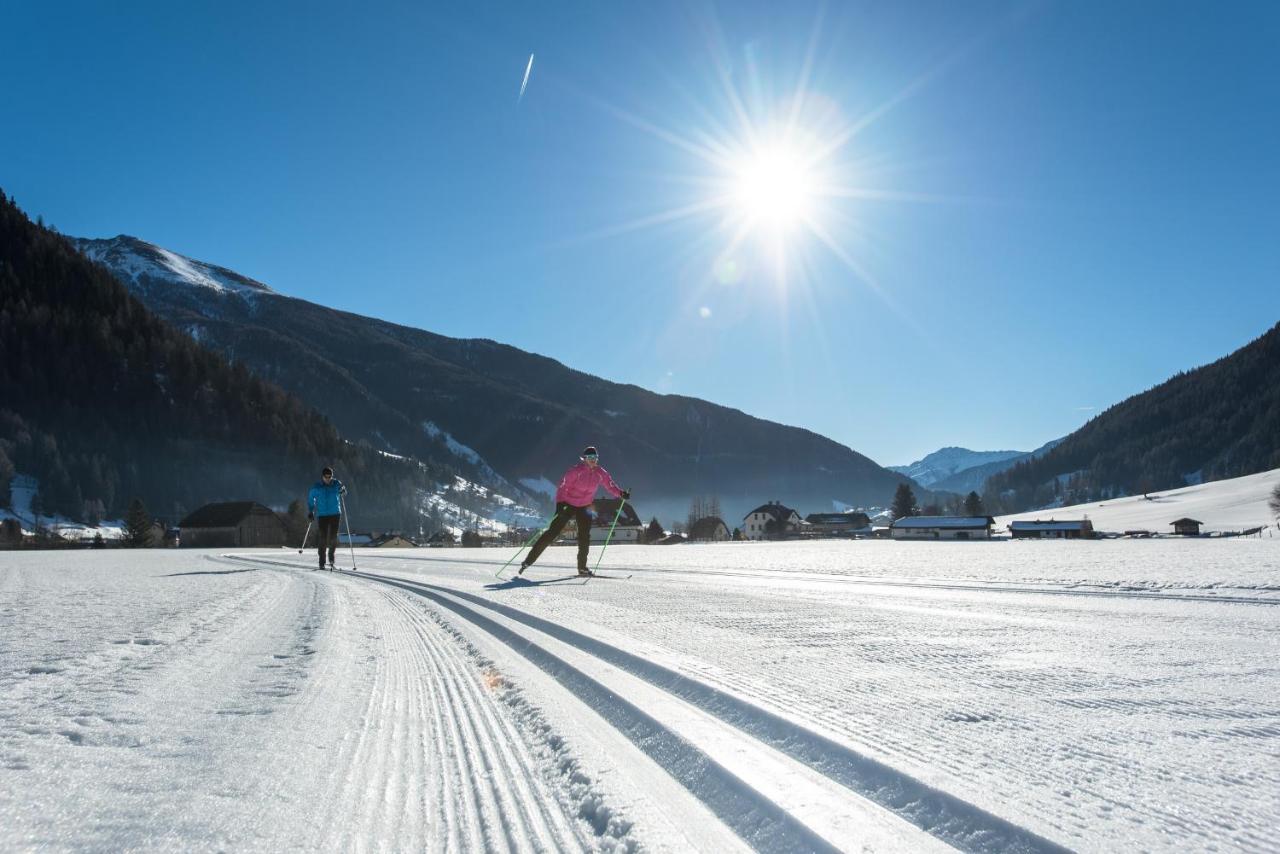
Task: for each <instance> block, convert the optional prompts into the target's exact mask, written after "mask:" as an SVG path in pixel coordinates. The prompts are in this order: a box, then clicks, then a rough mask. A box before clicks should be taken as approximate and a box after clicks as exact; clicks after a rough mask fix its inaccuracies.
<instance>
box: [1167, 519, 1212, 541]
mask: <svg viewBox="0 0 1280 854" xmlns="http://www.w3.org/2000/svg"><path fill="white" fill-rule="evenodd" d="M1169 524H1170V525H1172V526H1173V532H1174V533H1175V534H1181V535H1182V536H1184V537H1198V536H1200V526H1201V525H1203V524H1204V523H1203V522H1199V521H1197V520H1195V519H1187V518H1186V517H1183V518H1182V519H1175V520H1174V521H1172V522H1170V523H1169Z"/></svg>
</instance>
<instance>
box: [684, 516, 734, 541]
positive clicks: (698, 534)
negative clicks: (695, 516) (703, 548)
mask: <svg viewBox="0 0 1280 854" xmlns="http://www.w3.org/2000/svg"><path fill="white" fill-rule="evenodd" d="M731 537H732V534H731V533H730V532H729V526H728V525H726V524H725V523H724V520H723V519H721V518H720V517H719V516H703V517H702V518H701V519H699V520H698V521H696V522H694V523H693V525H692V526H691V527H690V528H689V539H690V540H693V541H695V542H706V543H723V542H725V541H726V540H728V539H730V538H731Z"/></svg>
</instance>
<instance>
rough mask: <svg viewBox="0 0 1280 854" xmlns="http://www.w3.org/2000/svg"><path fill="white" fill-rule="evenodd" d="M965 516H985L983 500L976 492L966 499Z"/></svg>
mask: <svg viewBox="0 0 1280 854" xmlns="http://www.w3.org/2000/svg"><path fill="white" fill-rule="evenodd" d="M964 515H966V516H985V515H987V511H986V509H985V508H984V507H983V506H982V498H981V497H980V496H979V495H978V493H976V492H970V493H969V494H968V495H966V496H965V499H964Z"/></svg>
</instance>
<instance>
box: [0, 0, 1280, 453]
mask: <svg viewBox="0 0 1280 854" xmlns="http://www.w3.org/2000/svg"><path fill="white" fill-rule="evenodd" d="M544 7H545V8H544ZM1277 43H1280V4H1274V3H1252V4H1250V3H1223V4H1209V3H1192V2H1172V3H1154V2H1129V3H1101V2H1098V3H1090V2H1070V3H1068V2H1061V3H1024V2H1017V3H1011V2H978V0H975V2H966V3H953V2H903V3H831V4H825V5H823V4H812V3H804V2H797V3H787V4H780V3H771V2H759V3H755V2H741V3H732V4H729V3H726V4H720V5H699V4H694V3H684V2H674V3H663V2H650V3H643V4H641V3H634V4H622V3H580V4H555V5H552V4H529V3H523V4H510V5H509V6H508V5H507V4H496V3H474V4H457V5H456V6H455V7H454V8H443V7H436V6H434V5H428V4H421V3H412V4H410V3H382V4H368V6H367V8H365V7H360V8H357V7H355V6H352V5H351V4H336V3H332V4H330V3H314V2H313V3H305V4H304V3H300V2H299V3H287V2H286V3H270V4H262V3H236V2H226V3H217V4H214V3H208V4H186V3H168V2H166V3H159V2H155V3H147V2H135V3H129V4H106V3H96V2H95V3H60V2H54V0H50V2H44V3H38V4H37V3H20V4H9V5H8V7H7V8H6V9H5V11H4V13H3V20H2V23H0V57H2V58H0V62H3V67H4V68H5V85H4V86H0V188H3V189H4V190H5V191H6V192H7V193H8V194H9V195H10V196H13V197H14V198H16V200H17V201H18V203H19V204H20V205H22V206H23V207H24V208H25V209H26V210H27V211H28V213H29V214H31V215H32V216H33V217H34V216H36V215H41V216H43V217H44V219H45V221H46V222H48V223H52V224H54V225H55V226H57V227H58V228H59V229H60V230H61V231H63V232H64V233H67V234H74V235H79V236H88V237H106V236H113V235H115V234H119V233H127V234H133V235H135V236H138V237H141V238H143V239H145V240H149V241H151V242H154V243H158V244H160V245H163V246H165V247H167V248H170V249H173V250H175V251H178V252H181V253H184V254H187V255H190V256H193V257H196V258H199V259H201V260H205V261H210V262H214V263H218V264H221V265H224V266H227V267H231V268H232V269H235V270H237V271H239V272H242V273H244V274H246V275H249V276H253V277H255V278H258V279H260V280H262V281H264V282H266V283H268V284H269V285H271V286H272V287H274V288H275V289H277V290H279V291H281V292H284V293H287V294H291V295H294V296H299V297H303V298H306V299H309V300H312V301H315V302H319V303H323V304H326V305H330V306H334V307H337V308H342V309H346V310H350V311H355V312H359V313H363V314H369V315H374V316H377V317H382V318H386V319H389V320H394V321H397V322H400V323H404V324H407V325H411V326H418V327H422V328H425V329H430V330H432V331H435V332H439V333H443V334H446V335H454V336H461V337H484V338H492V339H495V340H498V341H502V342H505V343H509V344H513V345H515V346H518V347H522V348H524V349H527V350H531V351H535V352H538V353H542V354H545V355H549V356H552V357H554V358H556V359H559V360H561V361H563V362H564V363H566V364H568V365H570V366H572V367H574V368H578V369H581V370H584V371H588V372H590V373H594V374H598V375H600V376H603V377H605V378H608V379H611V380H615V381H620V382H630V383H635V384H637V385H640V386H643V387H646V388H650V389H653V390H655V391H660V392H675V393H681V394H688V395H694V396H697V397H702V398H706V399H708V400H712V401H715V402H718V403H722V404H726V405H729V406H734V407H737V408H740V409H743V410H745V411H746V412H749V413H751V414H753V415H758V416H761V417H765V418H769V419H773V420H777V421H781V422H785V423H789V424H795V425H799V426H802V427H806V428H809V429H811V430H814V431H816V432H819V433H822V434H825V435H827V436H830V437H831V438H833V439H836V440H837V441H840V442H843V443H845V444H847V445H849V446H850V447H852V448H854V449H856V450H858V451H861V452H863V453H865V454H867V455H868V456H870V457H872V458H873V459H875V460H876V461H877V462H880V463H883V464H898V463H906V462H910V461H911V460H914V459H916V458H918V457H920V456H922V455H924V454H925V453H927V452H929V451H932V450H935V449H936V448H938V447H941V446H944V445H953V444H954V445H963V446H967V447H970V448H974V449H979V450H988V449H998V448H999V449H1004V448H1017V449H1030V448H1033V447H1036V446H1038V445H1040V444H1041V443H1043V442H1045V441H1047V440H1049V439H1052V438H1056V437H1058V436H1061V435H1064V434H1066V433H1068V432H1070V431H1071V430H1074V429H1076V428H1077V427H1079V426H1080V425H1081V424H1083V423H1084V422H1085V421H1086V420H1087V419H1088V418H1089V417H1091V415H1093V414H1095V413H1096V412H1099V411H1101V410H1102V409H1105V408H1106V407H1107V406H1109V405H1111V404H1113V403H1116V402H1118V401H1120V400H1122V399H1124V398H1125V397H1127V396H1129V395H1131V394H1134V393H1136V392H1139V391H1142V390H1144V389H1146V388H1148V387H1150V386H1151V385H1154V384H1156V383H1159V382H1161V381H1163V380H1165V379H1167V378H1168V377H1169V376H1171V375H1172V374H1174V373H1176V372H1177V371H1180V370H1186V369H1189V368H1193V367H1196V366H1198V365H1201V364H1204V363H1206V362H1209V361H1212V360H1213V359H1216V358H1218V357H1220V356H1223V355H1225V354H1227V353H1229V352H1230V351H1232V350H1234V349H1236V348H1238V347H1240V346H1242V345H1244V344H1245V343H1246V342H1247V341H1249V340H1251V339H1252V338H1254V337H1256V336H1257V335H1259V334H1261V333H1262V332H1264V331H1266V330H1267V329H1268V328H1270V327H1271V326H1272V325H1273V324H1274V323H1275V322H1276V321H1277V320H1278V319H1280V281H1278V280H1280V275H1278V274H1280V240H1278V239H1277V232H1278V231H1280V228H1277V226H1278V225H1280V216H1278V215H1277V213H1276V202H1275V200H1276V199H1277V198H1280V153H1278V152H1280V109H1277V106H1278V105H1277V97H1278V95H1277V92H1280V59H1278V58H1277V52H1276V50H1275V45H1276V44H1277ZM530 53H533V54H535V60H534V65H533V68H532V73H531V74H530V79H529V83H528V87H527V90H526V91H525V93H524V97H523V98H522V99H520V98H518V95H519V90H520V83H521V79H522V76H523V74H524V71H525V68H526V65H527V62H528V58H529V55H530ZM761 150H765V151H767V153H768V157H769V158H773V159H772V160H769V162H773V161H774V160H777V159H779V158H780V159H781V160H784V161H786V162H787V163H792V162H799V163H802V164H803V171H802V172H795V171H792V172H788V171H786V170H785V169H784V171H783V174H784V175H787V176H792V177H794V176H795V175H802V176H803V177H802V179H800V183H802V184H803V186H804V187H805V188H806V192H805V194H804V198H803V199H800V200H799V201H798V202H796V204H797V206H798V207H799V208H800V209H802V210H804V211H805V212H806V213H805V217H804V218H803V219H801V218H800V217H799V216H795V215H787V214H785V213H779V211H784V210H785V211H789V210H791V207H790V204H791V202H792V201H795V199H794V198H792V197H791V196H788V197H787V199H786V200H787V204H786V205H781V206H780V205H779V204H775V202H776V199H774V198H772V197H769V196H767V195H765V196H763V197H761V196H760V195H759V194H754V193H746V192H745V191H744V190H743V186H744V182H748V183H750V182H753V181H756V180H757V179H756V178H755V177H753V176H755V175H756V173H755V172H753V171H752V170H753V169H754V168H755V167H753V166H752V165H751V164H752V163H754V162H756V158H757V155H758V152H759V151H761ZM815 151H821V152H823V155H822V156H821V157H816V156H815V155H814V153H813V152H815ZM711 152H715V155H714V156H710V153H711ZM753 152H755V153H754V154H753ZM788 168H790V167H788ZM797 168H800V167H797ZM784 183H785V181H784ZM793 183H794V182H793ZM750 186H752V187H754V186H756V184H754V183H751V184H750ZM786 192H788V193H789V192H792V191H791V190H787V191H786ZM779 246H781V247H782V254H781V255H780V253H779V249H778V247H779ZM780 257H781V258H782V259H783V260H781V261H780V260H779V259H780Z"/></svg>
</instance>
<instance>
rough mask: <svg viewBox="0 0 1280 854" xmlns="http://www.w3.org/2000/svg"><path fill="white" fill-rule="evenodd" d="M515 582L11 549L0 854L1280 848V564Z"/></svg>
mask: <svg viewBox="0 0 1280 854" xmlns="http://www.w3.org/2000/svg"><path fill="white" fill-rule="evenodd" d="M595 553H596V552H595V550H593V559H594V556H595ZM510 556H511V553H510V551H508V550H496V549H476V550H463V549H440V550H436V549H416V550H403V551H393V552H387V551H381V550H365V551H359V550H358V551H357V552H356V555H355V557H356V560H357V562H358V567H359V568H358V571H355V572H353V571H342V572H336V573H329V572H317V571H313V570H312V568H311V565H312V560H313V557H312V555H311V554H306V555H299V554H298V553H297V552H296V551H294V550H290V549H278V550H274V551H263V550H260V551H236V552H229V553H219V552H216V551H132V552H131V551H78V552H43V553H34V552H0V849H4V850H125V849H131V850H133V849H144V850H165V851H220V850H263V851H267V850H280V849H296V850H319V849H323V850H353V851H361V850H415V849H428V850H433V851H446V850H447V851H479V850H497V851H536V850H542V851H559V850H584V849H585V850H602V851H639V850H647V851H680V852H683V851H707V852H726V851H746V850H752V849H754V850H759V851H770V852H793V851H836V850H840V851H866V850H870V851H902V852H919V851H940V850H948V849H949V848H957V849H960V850H967V851H978V852H1003V851H1061V850H1064V849H1073V850H1080V851H1120V850H1144V851H1168V852H1173V851H1179V852H1180V851H1188V850H1196V851H1201V850H1222V849H1231V850H1252V851H1266V850H1271V851H1276V850H1280V838H1278V836H1277V828H1278V827H1280V538H1276V539H1261V540H1260V539H1256V538H1255V539H1218V540H1210V539H1200V540H1186V541H1184V540H1109V541H1098V542H1023V541H1007V540H1006V541H996V542H972V543H932V542H930V543H923V542H921V543H913V542H891V541H849V542H845V541H839V542H818V543H801V544H792V543H772V544H736V543H729V544H719V545H700V546H693V545H683V546H670V547H662V546H650V547H643V546H615V547H612V548H610V549H609V550H608V551H607V553H606V554H605V555H604V558H603V569H606V570H607V571H608V572H610V573H611V574H612V575H614V576H616V577H614V578H599V579H592V580H590V581H588V582H586V583H583V581H582V580H580V579H579V578H577V577H575V576H574V575H573V574H572V569H571V567H572V562H573V555H572V550H571V549H568V548H563V547H556V548H552V549H549V550H548V551H547V552H546V553H545V554H544V556H543V559H542V560H541V561H540V562H539V563H538V564H537V565H536V566H534V567H533V568H532V569H530V570H529V572H528V573H527V577H526V578H521V579H516V580H513V579H511V578H510V577H509V576H510V574H511V571H510V570H507V572H506V573H505V574H504V577H503V578H495V573H497V572H498V570H499V569H500V567H501V566H502V563H503V561H505V560H506V559H507V558H508V557H510ZM341 565H342V566H344V567H346V568H347V569H348V570H350V568H351V566H352V560H351V553H350V552H349V551H347V552H344V553H343V554H342V555H341ZM627 574H631V578H630V579H629V580H624V579H623V578H622V576H625V575H627Z"/></svg>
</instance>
